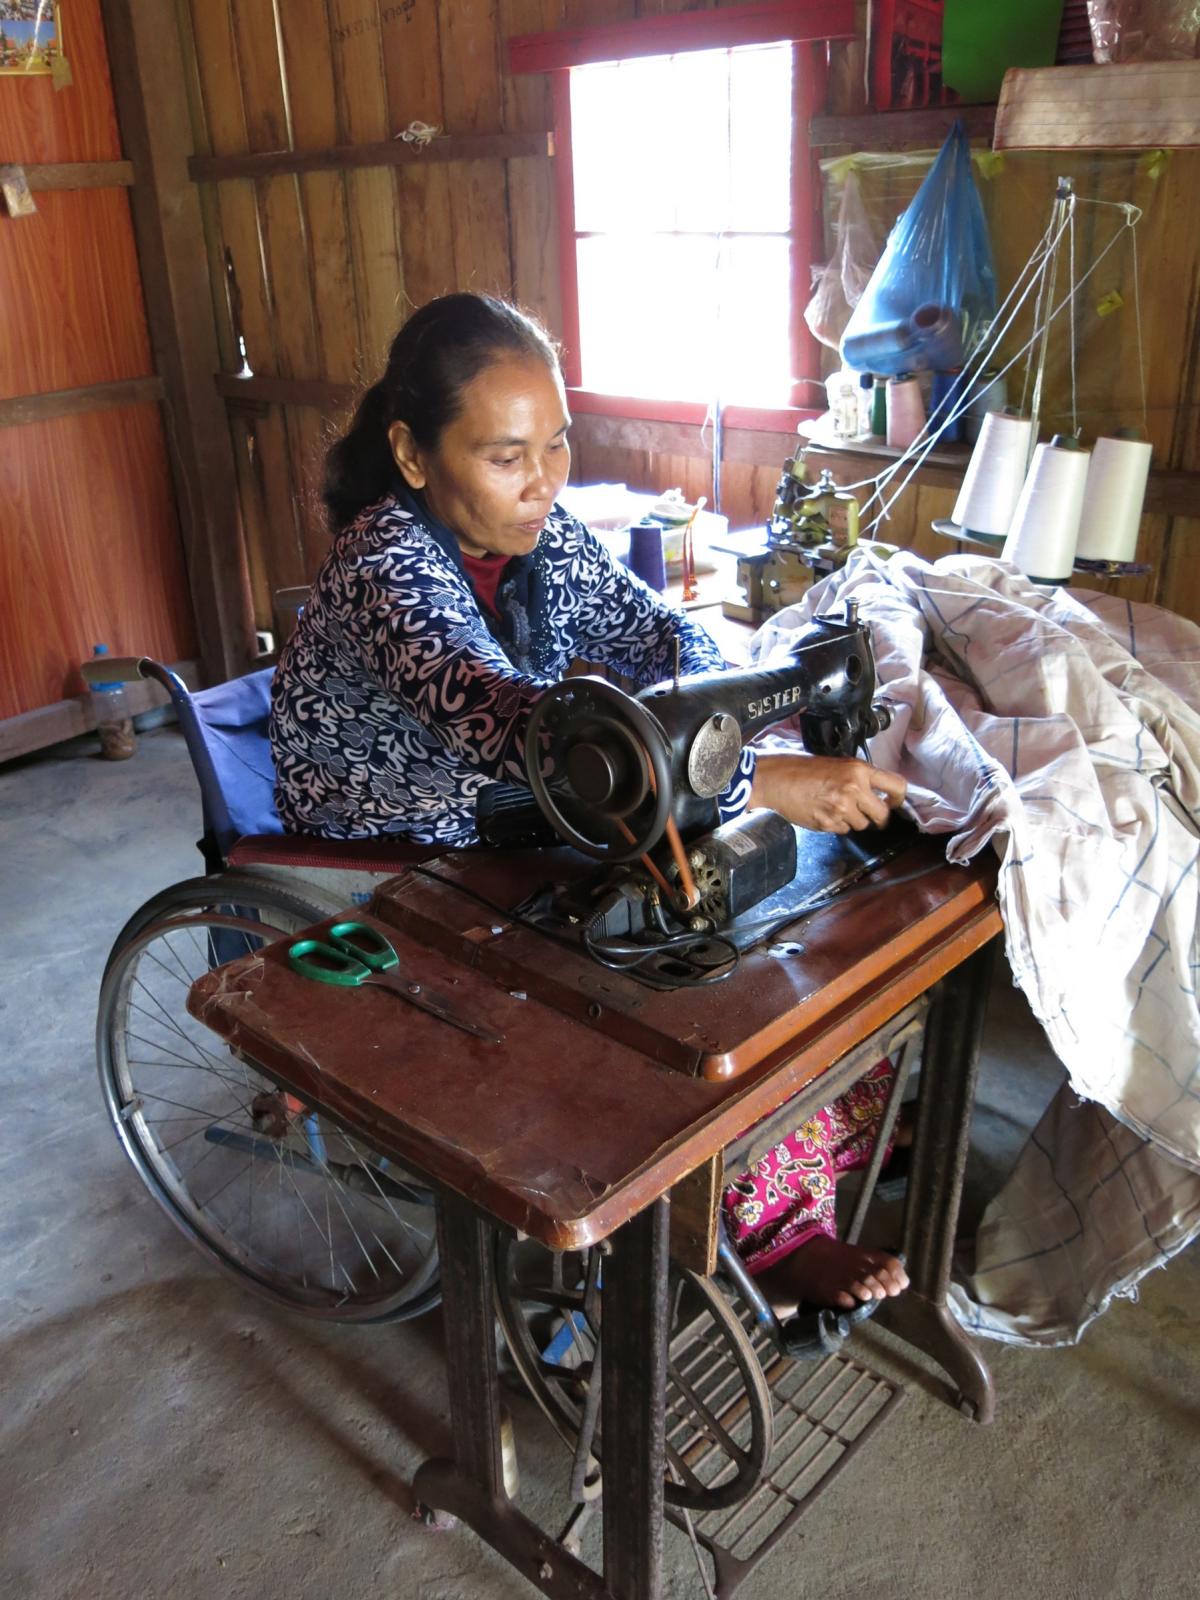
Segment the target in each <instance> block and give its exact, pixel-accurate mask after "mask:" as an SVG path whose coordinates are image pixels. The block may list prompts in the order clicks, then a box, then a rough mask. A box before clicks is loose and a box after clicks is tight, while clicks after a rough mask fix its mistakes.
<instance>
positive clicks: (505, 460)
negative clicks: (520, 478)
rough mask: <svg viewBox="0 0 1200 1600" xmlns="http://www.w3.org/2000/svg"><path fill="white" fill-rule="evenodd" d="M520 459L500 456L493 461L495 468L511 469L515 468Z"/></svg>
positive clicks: (518, 457)
mask: <svg viewBox="0 0 1200 1600" xmlns="http://www.w3.org/2000/svg"><path fill="white" fill-rule="evenodd" d="M520 459H521V458H520V456H499V457H497V458H495V459H494V460H493V461H492V465H493V466H494V467H511V466H515V465H516V463H517V462H518V461H519V460H520Z"/></svg>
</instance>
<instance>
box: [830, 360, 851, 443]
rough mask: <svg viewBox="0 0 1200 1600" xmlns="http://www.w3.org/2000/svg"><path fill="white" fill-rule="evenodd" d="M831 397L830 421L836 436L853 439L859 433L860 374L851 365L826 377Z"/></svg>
mask: <svg viewBox="0 0 1200 1600" xmlns="http://www.w3.org/2000/svg"><path fill="white" fill-rule="evenodd" d="M825 393H826V395H827V396H828V399H829V421H830V426H831V428H832V429H833V434H834V437H835V438H838V439H853V438H856V437H857V435H858V374H857V373H856V372H852V371H851V370H850V368H849V367H843V368H842V369H841V371H840V372H834V373H831V374H830V376H829V377H828V378H826V379H825Z"/></svg>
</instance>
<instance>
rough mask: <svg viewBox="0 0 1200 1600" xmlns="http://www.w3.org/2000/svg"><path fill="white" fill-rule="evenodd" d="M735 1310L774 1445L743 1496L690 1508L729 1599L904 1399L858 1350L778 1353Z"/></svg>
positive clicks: (724, 1599)
mask: <svg viewBox="0 0 1200 1600" xmlns="http://www.w3.org/2000/svg"><path fill="white" fill-rule="evenodd" d="M738 1310H739V1312H740V1313H741V1314H742V1317H741V1320H742V1322H743V1325H744V1327H745V1329H746V1332H747V1334H748V1335H749V1337H750V1339H751V1342H752V1343H753V1345H754V1349H755V1352H756V1353H757V1355H758V1358H759V1361H760V1362H761V1364H762V1368H763V1372H764V1375H765V1377H766V1380H767V1386H768V1388H769V1390H770V1393H771V1402H772V1410H773V1415H774V1447H773V1449H772V1452H771V1457H770V1460H769V1462H768V1464H767V1469H766V1471H765V1473H764V1474H763V1476H762V1478H761V1479H760V1480H759V1483H758V1486H757V1487H756V1488H755V1489H753V1490H752V1491H751V1492H750V1493H749V1494H748V1495H747V1496H746V1498H745V1499H744V1500H741V1501H740V1502H739V1503H738V1504H737V1505H735V1506H733V1507H732V1508H727V1509H722V1510H713V1511H708V1512H701V1513H695V1512H694V1513H692V1514H691V1523H692V1528H693V1530H694V1533H695V1536H696V1539H697V1540H698V1542H699V1543H700V1545H701V1546H703V1548H704V1549H706V1550H707V1551H708V1554H709V1556H710V1557H711V1558H712V1562H713V1576H714V1592H715V1594H716V1595H717V1596H718V1600H729V1597H730V1596H732V1595H733V1594H734V1593H735V1592H736V1591H737V1589H738V1588H740V1586H741V1585H742V1584H743V1583H744V1582H745V1580H746V1579H747V1578H748V1577H749V1576H750V1574H751V1573H752V1572H753V1571H754V1569H755V1568H756V1567H757V1566H758V1564H759V1562H760V1561H762V1560H763V1559H764V1557H766V1556H767V1555H768V1554H769V1553H770V1552H771V1551H772V1550H773V1549H774V1548H775V1546H776V1545H777V1544H778V1543H779V1542H780V1540H781V1539H783V1538H785V1537H786V1535H787V1534H788V1533H790V1531H791V1530H792V1528H793V1527H794V1526H795V1524H796V1523H797V1522H798V1521H799V1520H800V1518H801V1517H802V1516H803V1515H804V1513H805V1511H807V1510H808V1508H809V1507H810V1506H811V1505H812V1504H813V1502H814V1501H815V1500H816V1499H817V1497H818V1496H819V1495H820V1494H822V1493H823V1492H824V1491H825V1490H826V1489H827V1488H829V1486H830V1485H831V1484H832V1483H833V1481H834V1479H835V1478H836V1477H837V1476H838V1474H839V1473H840V1472H841V1471H842V1470H843V1468H844V1467H846V1466H847V1465H848V1464H849V1462H850V1460H851V1459H852V1457H853V1456H855V1455H856V1454H857V1453H858V1451H859V1450H861V1449H862V1447H863V1446H864V1445H865V1444H866V1443H867V1442H868V1440H869V1439H871V1438H872V1437H873V1436H874V1435H875V1433H876V1432H877V1431H878V1429H879V1428H880V1427H882V1426H883V1424H884V1422H885V1421H886V1420H887V1419H888V1418H889V1417H890V1416H891V1415H892V1414H893V1412H894V1411H895V1409H896V1407H897V1406H898V1405H899V1404H900V1402H901V1401H902V1400H903V1398H904V1391H903V1390H902V1389H901V1388H900V1386H899V1385H898V1384H895V1383H893V1382H892V1381H891V1380H890V1379H888V1378H884V1377H882V1376H881V1375H880V1374H879V1373H877V1372H875V1371H873V1370H872V1368H870V1367H869V1366H867V1365H866V1363H865V1362H863V1361H862V1360H861V1359H858V1358H857V1357H856V1356H851V1355H847V1354H844V1353H842V1352H838V1353H836V1354H833V1355H829V1356H826V1357H825V1359H824V1360H823V1361H820V1362H816V1363H814V1362H812V1361H805V1362H797V1361H792V1360H789V1359H788V1358H786V1357H784V1356H781V1355H779V1354H778V1352H777V1350H776V1348H775V1346H774V1345H773V1344H772V1343H771V1341H770V1339H769V1338H768V1337H767V1336H766V1335H765V1334H761V1333H759V1331H758V1329H757V1326H756V1324H755V1323H754V1320H753V1318H752V1316H751V1315H750V1313H749V1312H745V1311H744V1310H743V1308H742V1307H741V1306H739V1307H738ZM667 1515H668V1516H669V1517H670V1519H671V1520H672V1521H673V1522H674V1523H675V1524H676V1526H678V1527H681V1528H682V1527H685V1526H686V1524H685V1521H684V1516H683V1514H682V1513H680V1512H679V1511H677V1510H673V1509H672V1508H671V1507H669V1506H668V1508H667Z"/></svg>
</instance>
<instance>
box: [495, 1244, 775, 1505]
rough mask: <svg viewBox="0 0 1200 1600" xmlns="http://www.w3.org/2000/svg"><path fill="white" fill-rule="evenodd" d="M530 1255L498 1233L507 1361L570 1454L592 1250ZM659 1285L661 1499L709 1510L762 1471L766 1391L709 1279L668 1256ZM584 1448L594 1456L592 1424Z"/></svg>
mask: <svg viewBox="0 0 1200 1600" xmlns="http://www.w3.org/2000/svg"><path fill="white" fill-rule="evenodd" d="M519 1250H520V1251H521V1252H522V1254H520V1255H519V1254H518V1251H519ZM540 1255H541V1261H540V1263H539V1261H538V1257H537V1256H535V1255H533V1252H532V1249H531V1247H530V1246H529V1245H524V1246H521V1247H518V1246H517V1245H516V1242H515V1241H514V1240H512V1239H508V1238H501V1240H500V1242H499V1247H498V1257H497V1264H496V1298H497V1314H498V1316H499V1320H500V1325H501V1328H502V1329H503V1331H504V1337H505V1340H506V1342H507V1344H508V1348H509V1351H510V1353H511V1355H512V1358H513V1363H514V1365H515V1366H516V1368H517V1370H518V1371H519V1372H520V1374H521V1376H522V1378H523V1379H524V1381H525V1383H526V1385H527V1387H528V1388H529V1390H530V1392H531V1394H532V1395H533V1398H534V1399H535V1400H536V1401H537V1403H538V1405H539V1406H540V1407H541V1409H542V1411H543V1412H544V1413H545V1415H546V1416H547V1418H548V1419H549V1421H550V1423H551V1424H552V1426H553V1427H554V1428H555V1430H556V1432H557V1433H558V1434H559V1436H560V1438H562V1440H563V1441H564V1443H565V1444H566V1445H567V1448H568V1449H569V1450H571V1451H572V1452H574V1450H575V1447H576V1442H577V1440H578V1437H579V1425H580V1418H581V1415H582V1412H583V1396H584V1386H585V1385H586V1383H587V1381H588V1380H589V1378H590V1375H591V1365H592V1361H593V1358H594V1354H595V1348H596V1333H597V1329H598V1327H599V1325H600V1315H599V1311H600V1301H601V1300H602V1295H601V1296H598V1295H595V1294H594V1293H590V1292H589V1289H590V1286H591V1285H592V1284H593V1283H594V1279H595V1267H596V1256H595V1254H594V1253H592V1252H584V1253H583V1254H582V1255H568V1256H551V1254H550V1253H549V1252H548V1251H543V1252H540ZM531 1260H532V1262H533V1270H532V1271H531V1270H530V1261H531ZM668 1295H669V1309H670V1319H671V1320H670V1338H669V1343H668V1355H667V1395H666V1410H667V1416H666V1449H667V1479H666V1482H665V1484H664V1487H663V1493H664V1496H665V1498H666V1501H667V1503H668V1504H669V1505H674V1506H678V1507H681V1508H683V1509H687V1510H691V1511H697V1512H700V1513H704V1512H706V1511H716V1510H720V1509H723V1508H727V1507H730V1506H734V1505H737V1504H739V1503H740V1502H741V1501H742V1500H744V1499H745V1498H746V1497H747V1496H748V1495H750V1494H752V1493H753V1491H754V1489H755V1488H756V1487H757V1485H758V1484H759V1482H760V1481H761V1479H762V1477H763V1474H764V1472H765V1470H766V1465H767V1462H768V1461H769V1459H770V1454H771V1444H772V1432H773V1430H772V1407H771V1397H770V1392H769V1390H768V1388H767V1383H766V1379H765V1378H764V1376H763V1371H762V1367H761V1365H760V1364H759V1361H758V1357H757V1356H756V1355H755V1352H754V1347H753V1345H752V1344H751V1342H750V1339H749V1338H748V1337H747V1335H746V1331H745V1329H744V1328H743V1327H742V1325H741V1323H740V1322H739V1321H738V1318H737V1316H736V1314H735V1313H734V1310H733V1308H732V1306H731V1305H730V1304H729V1302H728V1301H727V1300H726V1299H725V1297H724V1296H723V1295H722V1294H721V1293H720V1291H719V1290H718V1289H717V1288H715V1287H714V1285H713V1283H712V1281H711V1280H710V1279H707V1278H700V1277H697V1276H696V1274H695V1273H692V1272H688V1271H687V1270H686V1269H684V1268H680V1267H677V1266H676V1265H675V1264H674V1263H672V1264H671V1269H670V1279H669V1283H668ZM548 1357H549V1358H548ZM593 1451H594V1454H595V1455H596V1456H597V1457H599V1458H601V1459H602V1458H603V1453H604V1452H603V1441H602V1440H601V1439H600V1438H599V1435H598V1430H597V1439H596V1441H595V1443H594V1445H593Z"/></svg>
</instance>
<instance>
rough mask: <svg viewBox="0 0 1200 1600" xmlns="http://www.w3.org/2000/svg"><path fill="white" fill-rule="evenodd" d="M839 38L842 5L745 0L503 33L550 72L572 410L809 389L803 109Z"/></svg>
mask: <svg viewBox="0 0 1200 1600" xmlns="http://www.w3.org/2000/svg"><path fill="white" fill-rule="evenodd" d="M854 37H855V7H854V4H853V0H755V3H752V4H748V5H732V6H720V7H717V8H716V9H714V10H702V11H681V12H672V13H668V14H665V15H646V16H643V17H639V18H636V19H631V20H628V21H623V22H614V23H606V24H600V25H598V26H595V27H586V28H573V29H564V30H561V31H560V32H557V33H546V34H533V35H528V36H526V37H523V38H519V39H513V40H511V41H510V43H509V62H510V66H511V69H512V71H513V72H515V73H521V72H549V73H550V74H551V75H552V83H553V87H554V106H555V114H554V122H555V138H556V161H555V171H556V189H557V202H558V223H559V241H560V247H559V258H560V271H561V275H562V289H563V325H564V327H563V331H564V339H565V344H566V347H567V348H566V368H567V378H568V383H569V385H570V386H571V389H572V393H571V403H572V406H573V407H574V409H575V410H577V411H589V410H591V411H607V412H610V413H615V414H617V415H622V414H623V415H628V416H642V417H649V418H660V419H663V420H668V421H699V420H700V419H701V418H702V417H703V415H704V413H705V411H706V409H708V408H709V407H710V406H711V405H712V404H713V402H714V401H719V402H720V403H721V406H722V408H723V410H725V409H727V408H733V409H734V410H735V411H737V412H738V413H739V415H738V418H737V420H738V421H740V422H741V423H742V424H743V425H750V426H754V425H755V423H758V425H760V426H764V427H770V428H775V427H779V426H781V425H787V423H786V421H785V416H784V413H786V412H787V410H788V409H789V408H792V407H797V406H801V405H804V404H805V402H806V401H807V402H809V403H810V404H811V402H812V399H813V394H812V389H811V384H812V381H813V380H814V379H816V378H817V376H818V373H819V357H818V352H817V347H816V345H815V343H814V341H813V340H812V339H811V337H810V335H809V333H808V329H807V327H806V325H805V323H804V320H803V316H802V312H803V308H804V305H805V303H806V301H807V299H808V296H809V293H810V285H811V272H810V264H811V259H812V254H813V251H812V248H811V246H812V239H813V237H814V217H815V189H814V184H813V170H812V162H811V158H810V153H809V145H808V124H809V118H810V115H811V112H812V109H813V107H814V106H815V105H816V104H818V102H819V98H820V95H821V92H822V89H823V82H824V69H825V64H826V59H827V53H828V52H827V46H828V43H829V41H830V40H833V39H852V38H854ZM822 404H823V399H822ZM731 420H733V419H731Z"/></svg>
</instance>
